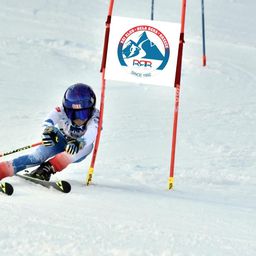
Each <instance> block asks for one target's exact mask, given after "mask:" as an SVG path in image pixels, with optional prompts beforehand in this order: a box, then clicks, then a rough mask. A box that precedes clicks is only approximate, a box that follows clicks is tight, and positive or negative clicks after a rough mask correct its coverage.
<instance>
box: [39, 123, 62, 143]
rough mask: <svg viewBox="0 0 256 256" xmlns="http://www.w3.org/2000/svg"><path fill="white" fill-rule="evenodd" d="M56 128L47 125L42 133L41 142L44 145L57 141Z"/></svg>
mask: <svg viewBox="0 0 256 256" xmlns="http://www.w3.org/2000/svg"><path fill="white" fill-rule="evenodd" d="M58 131H59V130H58V128H56V127H54V126H47V127H46V128H45V129H44V131H43V134H42V143H43V145H45V146H46V147H51V146H54V145H55V144H56V143H58V141H59V137H58Z"/></svg>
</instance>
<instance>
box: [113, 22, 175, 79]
mask: <svg viewBox="0 0 256 256" xmlns="http://www.w3.org/2000/svg"><path fill="white" fill-rule="evenodd" d="M117 54H118V59H119V62H120V64H121V65H122V66H124V67H127V69H129V72H130V73H131V74H132V75H135V76H138V77H150V76H152V73H153V72H154V71H156V70H163V69H164V68H165V66H166V65H167V63H168V60H169V56H170V47H169V43H168V40H167V39H166V37H165V36H164V34H163V33H162V32H161V31H159V30H158V29H156V28H154V27H151V26H148V25H141V26H136V27H133V28H131V29H129V30H128V31H127V32H126V33H125V34H124V35H123V36H122V37H121V39H120V42H119V44H118V49H117Z"/></svg>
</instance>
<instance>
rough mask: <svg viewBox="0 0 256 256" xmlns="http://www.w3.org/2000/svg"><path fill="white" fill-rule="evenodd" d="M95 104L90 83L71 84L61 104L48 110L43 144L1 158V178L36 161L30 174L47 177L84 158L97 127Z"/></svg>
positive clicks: (45, 178) (97, 114)
mask: <svg viewBox="0 0 256 256" xmlns="http://www.w3.org/2000/svg"><path fill="white" fill-rule="evenodd" d="M95 104H96V96H95V93H94V92H93V90H92V89H91V87H90V86H88V85H85V84H82V83H78V84H74V85H72V86H70V87H69V88H68V89H67V90H66V92H65V94H64V97H63V101H62V106H61V107H57V108H56V109H55V110H53V111H52V112H51V113H49V115H48V117H47V118H46V120H45V121H44V123H43V127H44V130H43V133H42V145H40V146H39V147H37V148H36V149H35V150H34V152H32V153H31V154H28V155H24V156H20V157H17V158H15V159H13V160H11V161H5V162H0V180H1V179H3V178H5V177H8V176H13V175H14V174H16V173H17V172H19V171H22V170H24V169H26V168H29V167H33V166H38V165H39V167H38V168H37V169H35V170H33V171H32V172H31V173H30V176H32V177H34V178H38V179H41V180H46V181H49V180H50V177H51V174H54V173H56V172H60V171H62V170H63V169H64V168H66V167H67V166H68V165H69V164H70V163H77V162H80V161H82V160H84V159H85V158H86V157H87V156H88V155H89V154H90V153H91V152H92V149H93V143H94V141H95V139H96V135H97V130H98V122H99V110H98V109H96V108H95Z"/></svg>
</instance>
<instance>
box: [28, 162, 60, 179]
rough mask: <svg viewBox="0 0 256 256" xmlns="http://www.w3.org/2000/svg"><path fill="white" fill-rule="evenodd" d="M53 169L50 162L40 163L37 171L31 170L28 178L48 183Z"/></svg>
mask: <svg viewBox="0 0 256 256" xmlns="http://www.w3.org/2000/svg"><path fill="white" fill-rule="evenodd" d="M54 173H55V171H54V167H53V166H52V165H51V163H50V162H45V163H42V164H41V165H40V166H39V167H38V168H37V169H35V170H33V171H32V172H31V173H30V174H29V176H30V177H33V178H36V179H39V180H46V181H49V180H50V178H51V175H52V174H54Z"/></svg>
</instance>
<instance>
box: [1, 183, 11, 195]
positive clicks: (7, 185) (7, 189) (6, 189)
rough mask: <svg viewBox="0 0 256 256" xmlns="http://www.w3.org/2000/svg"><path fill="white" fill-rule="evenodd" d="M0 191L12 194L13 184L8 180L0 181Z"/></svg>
mask: <svg viewBox="0 0 256 256" xmlns="http://www.w3.org/2000/svg"><path fill="white" fill-rule="evenodd" d="M0 191H1V192H2V193H4V194H5V195H8V196H11V195H12V194H13V191H14V189H13V186H12V185H11V184H10V183H8V182H0Z"/></svg>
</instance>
